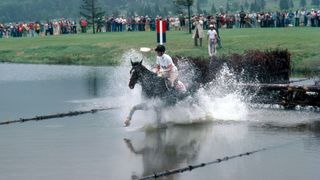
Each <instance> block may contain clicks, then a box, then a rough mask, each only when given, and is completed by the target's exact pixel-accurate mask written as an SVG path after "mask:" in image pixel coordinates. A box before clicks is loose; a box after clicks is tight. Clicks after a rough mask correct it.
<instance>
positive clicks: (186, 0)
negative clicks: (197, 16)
mask: <svg viewBox="0 0 320 180" xmlns="http://www.w3.org/2000/svg"><path fill="white" fill-rule="evenodd" d="M174 2H175V3H176V4H177V5H181V6H185V7H187V8H188V19H189V33H190V34H191V6H192V5H193V3H194V1H193V0H174Z"/></svg>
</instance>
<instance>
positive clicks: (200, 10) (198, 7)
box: [196, 1, 203, 14]
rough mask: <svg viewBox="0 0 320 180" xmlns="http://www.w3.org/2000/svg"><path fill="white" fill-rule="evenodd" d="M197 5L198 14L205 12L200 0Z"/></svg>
mask: <svg viewBox="0 0 320 180" xmlns="http://www.w3.org/2000/svg"><path fill="white" fill-rule="evenodd" d="M196 5H197V12H198V14H202V13H203V11H202V9H201V5H200V2H199V1H197V3H196Z"/></svg>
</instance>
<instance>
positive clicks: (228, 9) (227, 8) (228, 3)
mask: <svg viewBox="0 0 320 180" xmlns="http://www.w3.org/2000/svg"><path fill="white" fill-rule="evenodd" d="M229 11H230V2H229V1H227V4H226V12H229Z"/></svg>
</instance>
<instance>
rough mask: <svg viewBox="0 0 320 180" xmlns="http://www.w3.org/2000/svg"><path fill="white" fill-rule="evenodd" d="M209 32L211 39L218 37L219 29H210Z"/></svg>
mask: <svg viewBox="0 0 320 180" xmlns="http://www.w3.org/2000/svg"><path fill="white" fill-rule="evenodd" d="M207 34H208V35H209V39H216V34H217V31H216V30H214V29H213V30H211V29H210V30H209V31H208V33H207Z"/></svg>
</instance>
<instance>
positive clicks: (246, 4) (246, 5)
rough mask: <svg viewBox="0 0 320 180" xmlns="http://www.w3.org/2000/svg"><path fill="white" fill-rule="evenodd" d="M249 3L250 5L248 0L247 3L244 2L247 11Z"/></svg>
mask: <svg viewBox="0 0 320 180" xmlns="http://www.w3.org/2000/svg"><path fill="white" fill-rule="evenodd" d="M249 6H250V5H249V3H248V0H246V1H245V2H244V8H245V9H246V10H248V9H249Z"/></svg>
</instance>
